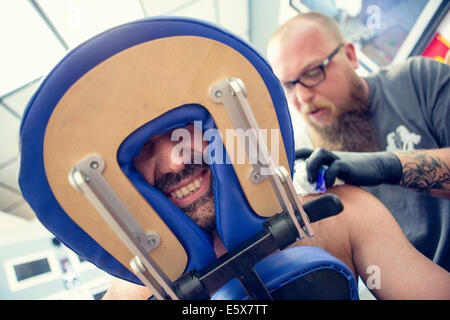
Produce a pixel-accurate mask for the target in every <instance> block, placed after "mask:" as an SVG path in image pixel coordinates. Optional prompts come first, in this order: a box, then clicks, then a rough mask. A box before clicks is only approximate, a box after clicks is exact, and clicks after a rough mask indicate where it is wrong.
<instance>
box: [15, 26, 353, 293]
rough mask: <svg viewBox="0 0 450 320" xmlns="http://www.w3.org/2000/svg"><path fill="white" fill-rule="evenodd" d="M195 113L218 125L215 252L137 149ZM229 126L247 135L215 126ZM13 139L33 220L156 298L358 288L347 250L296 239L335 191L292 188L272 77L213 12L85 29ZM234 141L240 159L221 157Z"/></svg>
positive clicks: (333, 208)
mask: <svg viewBox="0 0 450 320" xmlns="http://www.w3.org/2000/svg"><path fill="white" fill-rule="evenodd" d="M191 123H193V124H194V125H196V126H197V127H198V124H199V123H200V124H201V130H202V132H208V130H209V132H220V134H219V135H217V134H216V135H214V138H213V139H211V140H210V145H209V148H210V147H211V146H214V148H213V149H214V152H213V151H211V152H210V154H209V156H210V157H211V156H215V159H214V160H215V161H211V163H210V164H209V167H210V170H211V172H212V181H213V192H214V204H215V217H216V228H217V233H218V235H219V237H220V238H221V240H222V242H223V244H224V246H225V247H226V249H227V253H226V254H224V255H222V256H221V257H216V254H215V251H214V247H213V241H212V239H211V237H210V236H209V234H208V233H206V232H205V231H204V230H202V229H201V228H200V227H198V226H197V225H196V224H195V223H194V222H193V221H192V220H191V219H190V218H189V217H188V216H187V215H186V214H185V213H184V212H183V211H181V210H180V209H179V208H178V207H176V206H175V205H174V204H173V203H172V202H171V201H169V200H168V198H167V197H166V196H165V195H164V194H163V193H162V192H161V191H160V190H158V189H157V188H156V187H154V186H152V185H150V184H149V183H148V182H147V181H146V180H145V179H144V177H143V176H142V175H141V174H140V173H139V172H138V171H137V170H136V168H135V166H134V162H133V159H134V158H135V157H136V156H137V155H138V154H139V153H140V150H141V148H142V147H143V145H144V144H145V142H146V141H147V140H148V139H150V138H151V137H152V136H154V135H156V134H160V133H163V132H167V131H168V130H173V129H176V128H182V127H185V126H186V125H188V124H191ZM236 129H240V130H243V132H246V133H248V134H247V136H245V137H244V138H240V137H239V136H234V137H233V139H231V138H230V139H229V138H228V137H227V136H226V135H225V134H224V133H225V132H226V130H236ZM211 130H215V131H211ZM262 132H269V134H266V135H264V134H262ZM271 132H273V133H274V134H270V133H271ZM225 138H226V139H225ZM20 141H21V145H20V151H21V159H20V174H19V184H20V187H21V191H22V193H23V196H24V198H25V199H26V201H27V202H28V203H29V204H30V206H31V208H32V209H33V210H34V212H35V213H36V216H37V218H38V219H39V220H40V221H41V222H42V224H43V225H44V226H45V227H46V228H47V229H48V230H49V231H50V232H52V233H53V234H54V235H55V237H57V239H59V240H60V241H61V242H63V243H64V244H65V245H66V246H67V247H69V248H70V249H71V250H73V251H74V252H75V253H77V254H78V255H79V256H80V257H82V258H83V259H85V260H88V261H90V262H91V263H93V264H94V265H96V266H97V267H98V268H100V269H102V270H104V271H106V272H107V273H109V274H111V275H112V276H114V277H117V278H120V279H123V280H126V281H129V282H132V283H135V284H139V285H145V286H147V287H148V288H149V289H150V290H151V292H152V293H153V296H152V297H151V298H152V299H171V300H177V299H236V300H238V299H239V300H245V299H264V300H270V299H358V292H357V285H356V281H355V278H354V275H353V273H352V272H351V270H350V269H349V268H348V267H347V266H346V265H345V264H344V263H343V262H341V261H340V260H338V259H337V258H335V257H333V256H332V255H330V254H329V253H328V252H326V251H324V250H322V249H320V248H317V247H308V246H302V243H301V242H302V240H303V239H305V238H309V237H314V231H313V228H312V227H311V223H312V222H315V221H317V220H320V219H324V218H327V217H330V216H333V215H336V214H339V212H341V211H342V204H341V202H340V200H339V199H338V198H337V197H336V196H334V195H330V194H326V195H322V196H321V197H318V198H315V199H314V200H312V201H310V202H307V203H302V202H301V199H300V198H299V197H297V195H296V193H295V190H294V188H293V185H292V177H293V174H294V172H293V168H294V161H295V155H294V138H293V130H292V124H291V119H290V114H289V111H288V106H287V102H286V99H285V96H284V93H283V90H282V88H281V86H280V83H279V81H278V80H277V78H276V77H275V75H274V74H273V72H272V70H271V68H270V66H269V64H268V63H267V62H266V61H265V60H264V58H263V57H262V56H261V55H260V54H258V52H257V51H256V50H255V49H254V48H252V46H251V45H249V44H248V43H246V42H245V41H243V40H242V39H240V38H238V37H236V36H235V35H233V34H231V33H230V32H228V31H226V30H223V29H222V28H220V27H218V26H216V25H212V24H210V23H206V22H203V21H199V20H194V19H187V18H174V17H157V18H146V19H143V20H138V21H135V22H131V23H127V24H124V25H121V26H118V27H115V28H113V29H110V30H107V31H105V32H103V33H101V34H99V35H97V36H95V37H93V38H91V39H90V40H88V41H86V42H84V43H83V44H81V45H79V46H78V47H76V48H74V49H73V50H71V51H70V52H68V53H67V55H66V56H65V57H64V58H63V59H62V60H61V61H60V62H59V63H58V64H57V65H56V66H55V67H54V68H53V69H52V70H51V71H50V72H49V73H48V74H47V75H46V76H45V77H44V79H43V80H42V82H41V84H40V86H39V88H38V89H37V91H36V92H35V94H34V95H33V97H32V98H31V100H30V102H29V104H28V106H27V108H26V110H25V113H24V117H23V121H22V123H21V128H20ZM239 147H241V150H244V151H245V152H246V153H245V160H246V161H243V163H239V162H238V161H232V160H233V159H231V157H230V155H231V154H232V153H233V152H235V151H236V150H237V149H238V148H239ZM254 150H259V151H260V152H258V155H257V156H256V158H255V157H252V154H253V152H254ZM219 158H222V159H223V161H217V159H219ZM251 158H253V161H249V160H251ZM294 243H296V244H298V246H292V244H294ZM149 298H150V297H149Z"/></svg>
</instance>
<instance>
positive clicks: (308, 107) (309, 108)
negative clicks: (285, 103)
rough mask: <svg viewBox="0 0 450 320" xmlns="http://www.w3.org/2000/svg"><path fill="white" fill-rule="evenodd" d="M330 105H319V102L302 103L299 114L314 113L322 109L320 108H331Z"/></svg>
mask: <svg viewBox="0 0 450 320" xmlns="http://www.w3.org/2000/svg"><path fill="white" fill-rule="evenodd" d="M331 106H332V105H331V104H330V103H326V102H324V103H320V102H318V103H317V102H308V103H303V104H302V105H301V112H302V113H310V112H314V111H316V110H319V109H322V108H327V107H331Z"/></svg>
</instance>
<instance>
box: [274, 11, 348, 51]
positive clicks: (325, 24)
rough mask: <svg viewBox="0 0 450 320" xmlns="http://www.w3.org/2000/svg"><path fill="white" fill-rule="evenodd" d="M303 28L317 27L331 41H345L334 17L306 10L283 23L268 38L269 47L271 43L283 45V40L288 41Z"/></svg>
mask: <svg viewBox="0 0 450 320" xmlns="http://www.w3.org/2000/svg"><path fill="white" fill-rule="evenodd" d="M305 28H315V29H317V30H318V32H320V33H322V35H323V36H324V37H326V38H328V39H329V41H332V42H333V43H336V44H338V43H342V42H345V37H344V35H343V34H342V32H341V30H340V28H339V25H338V24H337V22H336V21H335V20H334V19H332V18H330V17H328V16H327V15H324V14H322V13H320V12H308V13H300V14H298V15H296V16H295V17H293V18H291V19H289V20H288V21H286V22H285V23H283V24H282V25H281V26H280V27H279V28H278V29H277V30H276V31H275V33H274V34H273V35H272V37H271V38H270V41H269V48H270V47H271V44H272V45H273V44H276V45H283V44H284V42H286V41H290V40H291V39H292V37H294V36H295V35H296V34H297V33H298V32H299V31H302V30H303V29H305Z"/></svg>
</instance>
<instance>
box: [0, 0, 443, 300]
mask: <svg viewBox="0 0 450 320" xmlns="http://www.w3.org/2000/svg"><path fill="white" fill-rule="evenodd" d="M449 7H450V2H449V1H447V0H396V1H391V0H316V1H314V0H166V1H160V0H1V1H0V39H1V47H0V145H1V152H0V299H99V298H101V297H102V296H103V294H104V292H105V290H106V289H107V288H108V285H109V281H110V279H111V277H110V276H109V275H108V274H106V273H104V272H103V271H101V270H99V269H98V268H96V267H95V266H93V265H92V264H90V263H89V262H87V261H84V260H83V259H82V258H80V257H79V256H77V255H76V254H75V253H73V252H72V251H71V250H70V249H68V248H66V247H65V246H64V245H63V244H61V243H60V242H59V241H58V240H57V239H55V238H54V237H53V236H52V234H50V233H49V232H48V231H47V230H46V229H45V228H44V227H43V226H42V225H41V224H40V223H39V221H38V220H37V219H36V218H35V215H34V213H33V211H32V210H31V209H30V207H29V206H28V205H27V203H26V202H25V201H24V199H23V198H22V196H21V192H20V188H19V185H18V182H17V178H18V171H19V166H20V154H19V130H20V122H21V118H22V115H23V113H24V110H25V108H26V106H27V103H28V101H29V99H30V98H31V96H32V95H33V93H34V92H35V91H36V89H37V88H38V87H39V83H40V81H41V80H42V79H43V78H44V77H45V74H47V73H48V72H49V71H50V70H51V69H52V67H53V66H54V65H55V64H56V63H57V62H58V61H59V60H60V59H61V58H62V57H63V56H64V55H65V54H67V52H68V51H69V50H71V49H72V48H74V47H76V46H77V45H79V44H80V43H82V42H84V41H86V40H87V39H89V38H91V37H93V36H94V35H96V34H98V33H100V32H102V31H104V30H107V29H109V28H112V27H114V26H117V25H120V24H123V23H126V22H130V21H134V20H137V19H142V18H145V17H152V16H160V15H164V16H185V17H192V18H197V19H202V20H206V21H209V22H212V23H214V24H217V25H219V26H221V27H222V28H225V29H227V30H229V31H231V32H232V33H233V34H235V35H236V36H238V37H240V38H242V39H244V40H246V41H247V42H250V43H251V44H252V45H253V47H254V48H256V50H258V51H259V52H260V53H261V55H263V56H265V49H266V45H267V42H268V39H269V38H270V36H271V34H272V33H273V32H274V30H275V29H276V28H277V26H278V25H280V24H281V23H283V22H284V21H286V20H287V19H289V18H290V17H292V16H294V15H296V14H297V13H298V12H306V11H309V10H314V11H320V12H323V13H325V14H327V15H329V16H331V17H333V18H334V19H336V20H337V21H338V22H339V24H340V25H341V28H342V30H343V31H344V34H345V35H346V37H347V38H348V40H349V41H352V42H353V43H354V44H355V46H356V48H357V53H358V58H359V60H360V68H359V69H358V73H360V74H361V75H365V74H368V73H370V72H373V71H376V70H377V69H378V68H380V67H382V66H385V65H388V64H391V63H397V62H400V61H403V60H404V59H406V58H407V57H409V56H413V55H422V56H427V57H430V58H433V59H437V60H440V61H443V60H444V58H445V55H446V53H447V52H448V50H449V47H450V16H449ZM291 113H292V121H293V122H294V128H295V132H294V133H295V135H296V141H299V142H302V141H304V139H306V138H305V137H304V136H303V133H302V132H303V131H302V130H301V128H302V123H301V121H300V119H299V118H298V114H296V111H295V110H293V109H291ZM302 144H303V143H302Z"/></svg>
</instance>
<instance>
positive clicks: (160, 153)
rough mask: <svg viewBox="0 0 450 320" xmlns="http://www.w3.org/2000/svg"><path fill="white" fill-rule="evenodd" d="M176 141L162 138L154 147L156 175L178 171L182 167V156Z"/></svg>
mask: <svg viewBox="0 0 450 320" xmlns="http://www.w3.org/2000/svg"><path fill="white" fill-rule="evenodd" d="M177 143H178V142H176V141H171V140H170V139H163V141H160V143H158V146H157V148H156V152H155V153H156V154H155V157H156V167H155V170H156V172H157V175H160V176H162V175H164V174H167V173H179V172H181V171H182V170H183V169H184V162H185V161H184V158H183V154H182V152H184V151H182V150H181V149H180V148H177Z"/></svg>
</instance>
